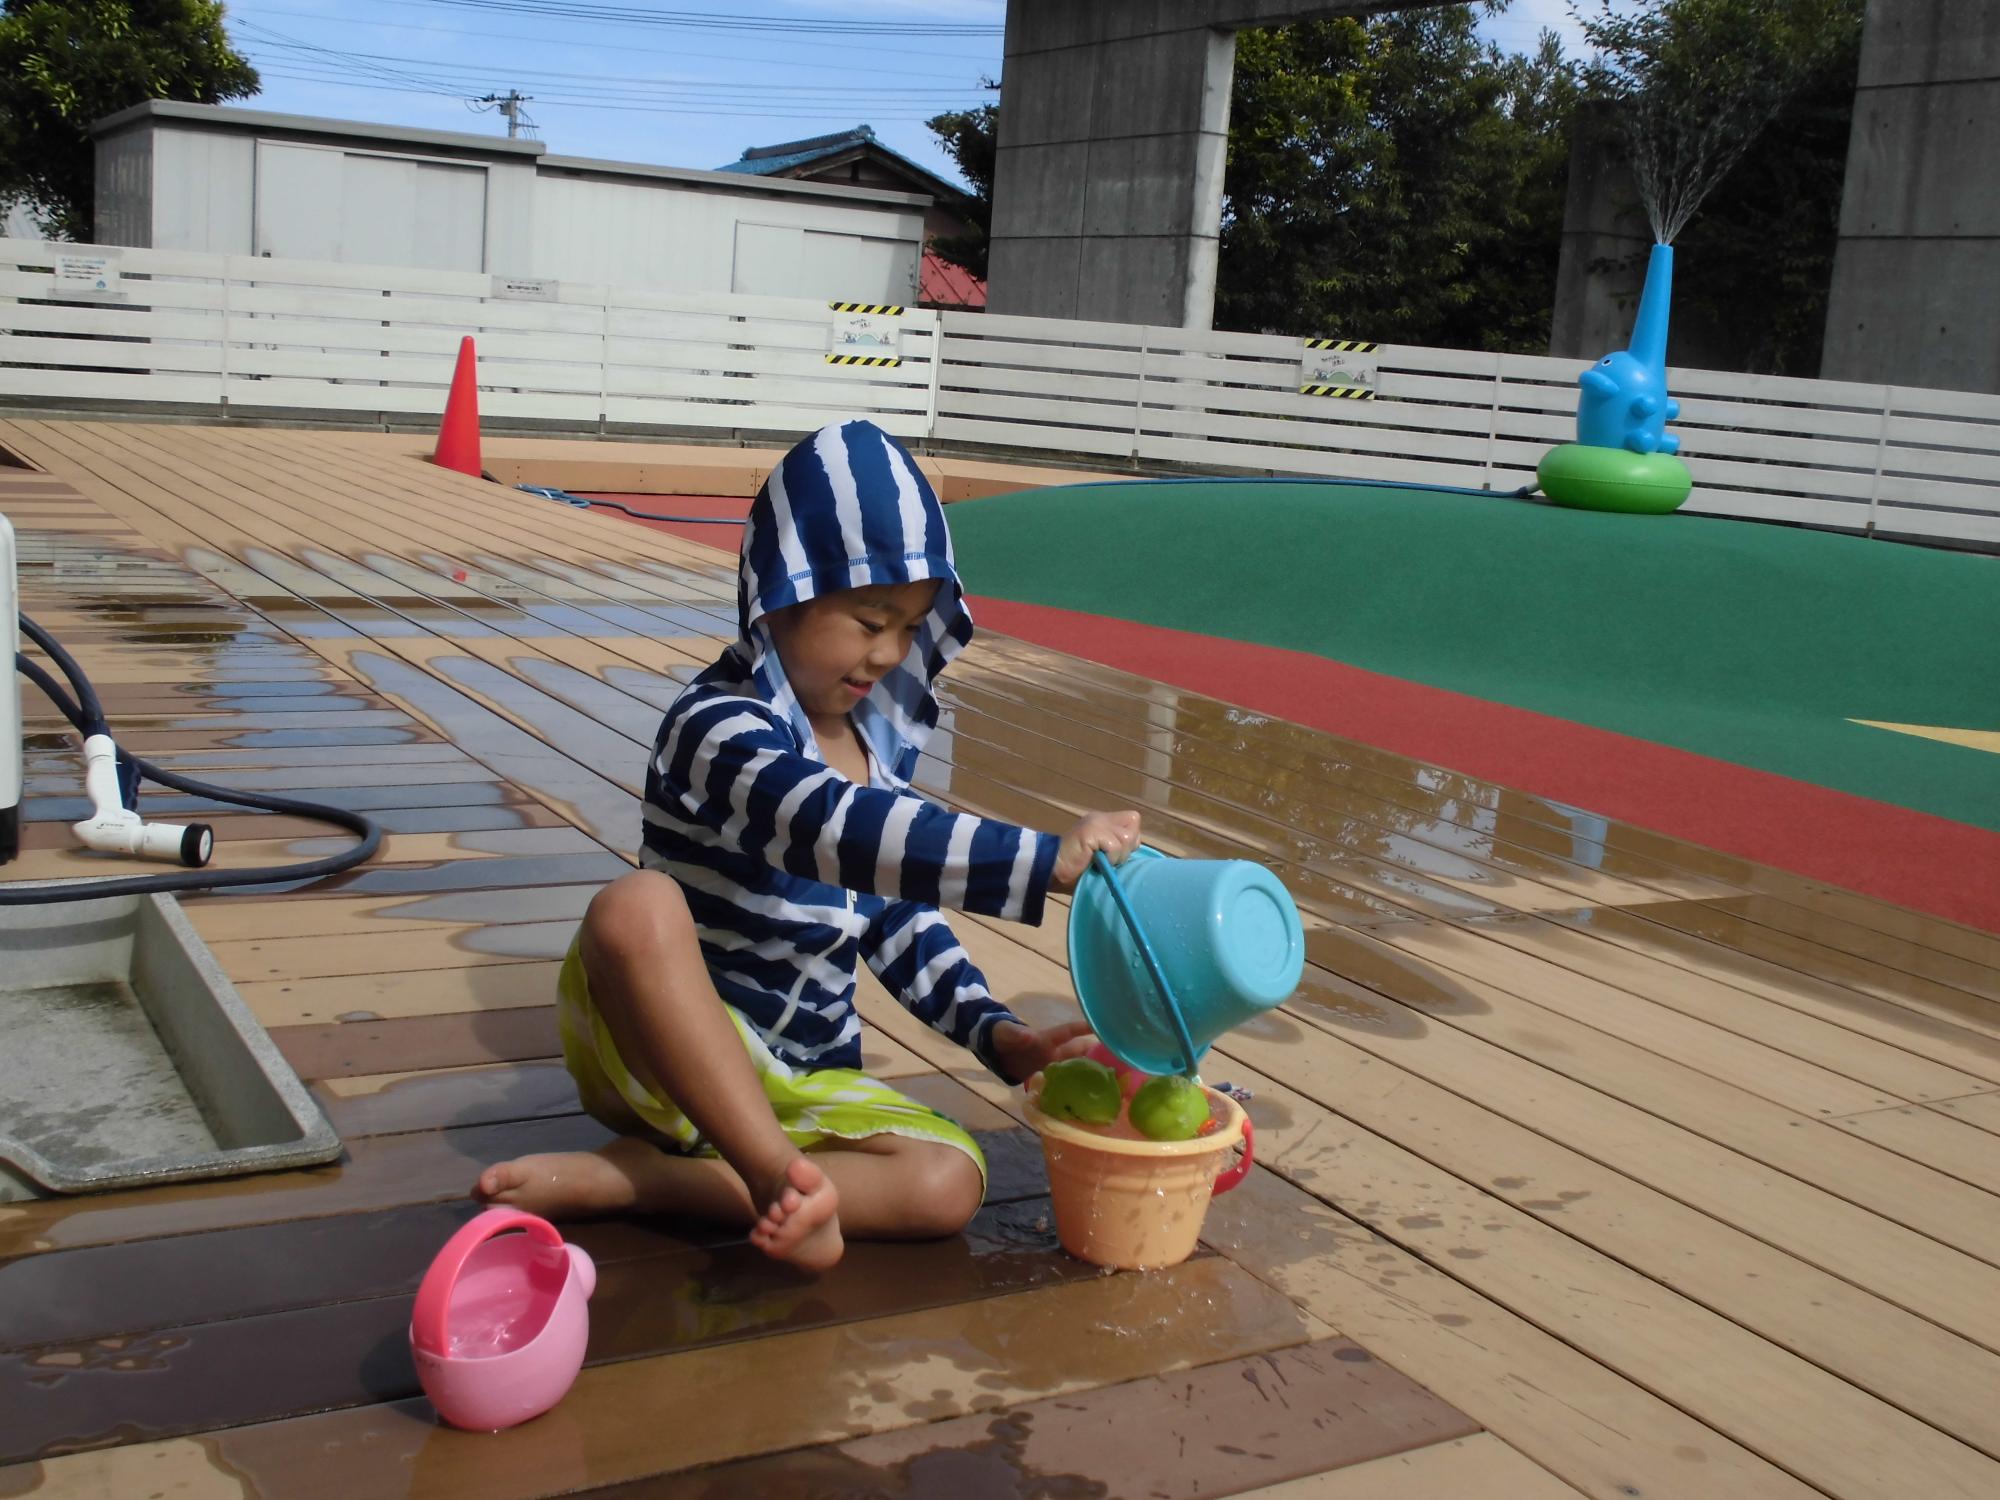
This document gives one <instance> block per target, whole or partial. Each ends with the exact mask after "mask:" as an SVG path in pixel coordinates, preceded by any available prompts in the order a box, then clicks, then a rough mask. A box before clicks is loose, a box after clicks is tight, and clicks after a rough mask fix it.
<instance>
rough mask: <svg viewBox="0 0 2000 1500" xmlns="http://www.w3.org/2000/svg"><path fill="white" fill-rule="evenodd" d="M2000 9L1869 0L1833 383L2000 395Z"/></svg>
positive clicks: (1933, 0)
mask: <svg viewBox="0 0 2000 1500" xmlns="http://www.w3.org/2000/svg"><path fill="white" fill-rule="evenodd" d="M1996 162H2000V5H1996V4H1995V3H1994V0H1869V3H1868V19H1867V26H1866V29H1865V31H1864V32H1863V33H1862V41H1861V72H1860V78H1859V82H1858V87H1857V89H1856V92H1855V96H1854V133H1853V135H1852V137H1851V139H1850V141H1849V145H1848V152H1847V182H1846V186H1845V188H1844V189H1843V192H1842V195H1841V204H1840V243H1839V247H1838V249H1837V250H1836V251H1835V254H1834V262H1833V285H1832V288H1831V291H1830V293H1829V296H1828V299H1827V320H1826V347H1825V352H1824V354H1823V356H1822V358H1821V363H1820V375H1821V376H1822V377H1823V378H1824V379H1828V380H1858V381H1871V382H1872V381H1887V382H1889V383H1892V384H1897V385H1919V386H1943V387H1948V388H1956V389H1961V390H1976V391H1995V392H2000V295H1996V288H2000V188H1997V187H1996V184H2000V168H1996V166H1995V163H1996Z"/></svg>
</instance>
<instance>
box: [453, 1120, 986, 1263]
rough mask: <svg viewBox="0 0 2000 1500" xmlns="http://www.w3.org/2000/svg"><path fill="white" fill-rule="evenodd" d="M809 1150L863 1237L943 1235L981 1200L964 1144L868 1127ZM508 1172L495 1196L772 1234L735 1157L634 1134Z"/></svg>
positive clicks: (518, 1164) (521, 1203) (756, 1235)
mask: <svg viewBox="0 0 2000 1500" xmlns="http://www.w3.org/2000/svg"><path fill="white" fill-rule="evenodd" d="M806 1160H807V1161H808V1162H809V1163H811V1164H815V1165H817V1166H818V1167H819V1168H820V1170H821V1171H822V1172H823V1173H824V1174H825V1176H826V1177H827V1179H828V1180H829V1181H830V1182H832V1184H833V1185H834V1188H835V1190H836V1191H837V1192H838V1193H839V1197H840V1225H841V1230H842V1233H843V1234H845V1235H850V1236H853V1237H855V1238H858V1239H880V1240H889V1239H935V1238H941V1237H943V1236H946V1235H952V1234H956V1233H958V1231H959V1230H961V1229H963V1228H964V1227H965V1225H966V1223H967V1221H968V1220H970V1219H971V1218H972V1216H973V1214H974V1213H976V1212H977V1211H978V1209H979V1204H980V1199H981V1187H982V1185H981V1182H980V1178H979V1168H978V1167H976V1166H974V1165H973V1163H972V1158H970V1157H969V1156H967V1155H966V1154H965V1153H964V1152H963V1151H960V1150H957V1149H956V1148H954V1147H951V1146H946V1145H941V1144H939V1143H937V1142H934V1141H915V1140H908V1139H905V1138H903V1137H900V1136H890V1135H881V1136H870V1137H869V1138H867V1139H866V1140H860V1141H854V1142H852V1143H844V1144H842V1145H839V1146H831V1147H828V1148H826V1149H825V1150H821V1151H815V1152H814V1153H813V1154H812V1155H811V1156H810V1157H808V1158H806ZM500 1173H505V1174H506V1176H505V1180H506V1182H507V1183H508V1185H507V1186H506V1187H505V1188H504V1189H502V1190H501V1191H499V1192H497V1193H495V1194H492V1195H490V1196H491V1197H492V1199H493V1201H495V1202H501V1203H507V1204H510V1205H512V1206H514V1207H517V1208H525V1209H527V1210H528V1211H529V1212H531V1213H557V1214H563V1213H568V1214H576V1213H619V1212H625V1211H628V1210H629V1211H636V1212H641V1213H679V1214H688V1215H691V1216H694V1217H696V1218H702V1219H708V1220H711V1221H713V1222H716V1223H720V1224H733V1225H738V1226H741V1227H744V1228H748V1229H750V1230H751V1231H752V1233H751V1242H752V1243H753V1244H758V1247H759V1248H760V1249H762V1248H764V1247H763V1245H762V1244H761V1243H760V1239H761V1238H764V1237H768V1235H767V1234H766V1230H767V1226H766V1225H765V1224H764V1222H763V1221H764V1220H766V1219H768V1218H771V1217H772V1216H773V1214H772V1213H770V1212H767V1211H766V1209H767V1206H766V1205H760V1204H758V1203H755V1202H754V1201H753V1200H752V1198H751V1196H750V1191H749V1189H748V1188H746V1187H745V1186H744V1185H743V1179H742V1177H740V1176H739V1175H738V1174H737V1172H736V1170H735V1169H734V1168H733V1167H731V1166H730V1165H729V1164H728V1163H727V1162H725V1161H719V1160H717V1159H715V1158H714V1157H691V1156H677V1155H674V1154H672V1153H669V1152H666V1151H662V1150H660V1149H659V1148H658V1147H656V1146H653V1145H650V1144H648V1143H647V1142H645V1141H641V1140H636V1139H633V1138H631V1137H625V1138H623V1139H620V1140H616V1141H613V1142H611V1144H609V1145H608V1146H605V1147H604V1148H603V1149H602V1150H600V1151H594V1152H566V1153H562V1154H558V1155H549V1156H524V1157H520V1158H518V1159H517V1160H515V1161H512V1162H508V1163H506V1164H504V1166H503V1167H495V1168H491V1169H489V1173H488V1175H489V1176H491V1175H494V1174H500ZM483 1181H484V1179H482V1183H483ZM794 1194H796V1189H794V1190H792V1193H784V1192H781V1193H780V1195H779V1202H778V1204H776V1205H771V1206H768V1207H770V1208H772V1209H773V1210H774V1211H776V1210H784V1209H785V1208H786V1202H785V1200H786V1199H787V1198H789V1197H791V1196H793V1195H794ZM783 1216H784V1215H782V1214H780V1215H779V1217H783ZM778 1227H781V1226H768V1228H769V1230H770V1231H771V1232H775V1229H776V1228H778Z"/></svg>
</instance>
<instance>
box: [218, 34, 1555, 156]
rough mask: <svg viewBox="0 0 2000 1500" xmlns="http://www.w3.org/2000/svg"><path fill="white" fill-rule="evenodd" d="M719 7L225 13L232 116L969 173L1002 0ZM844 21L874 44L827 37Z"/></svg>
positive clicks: (559, 145) (554, 144)
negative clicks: (933, 122)
mask: <svg viewBox="0 0 2000 1500" xmlns="http://www.w3.org/2000/svg"><path fill="white" fill-rule="evenodd" d="M697 3H698V4H699V3H700V0H697ZM706 3H707V6H708V8H707V9H693V8H690V9H682V8H680V7H679V6H662V5H648V4H643V3H641V0H228V9H227V15H228V26H229V31H230V34H231V36H232V37H233V38H234V39H235V41H236V44H237V46H238V48H239V49H240V50H241V51H243V52H244V53H245V54H246V55H247V56H248V57H249V58H250V59H251V61H252V62H254V63H255V64H256V65H257V67H258V70H259V71H260V72H261V73H262V75H263V79H264V91H263V93H262V94H261V95H259V96H258V97H257V98H255V99H246V100H238V101H235V102H237V103H238V104H241V105H246V106H249V107H252V108H260V109H269V110H277V111H280V112H283V113H287V114H304V115H327V116H332V117H334V118H337V119H345V120H369V121H376V122H380V123H384V124H394V125H404V126H414V127H418V128H422V129H429V130H461V131H471V132H473V133H475V134H487V133H491V134H494V135H504V134H506V125H505V122H504V121H503V120H502V119H501V118H500V117H499V115H498V114H496V113H495V112H493V111H492V110H491V108H490V107H486V108H481V107H479V106H476V105H474V104H471V103H469V102H468V100H469V99H474V98H477V97H478V96H481V95H485V94H489V93H493V94H505V93H506V92H507V91H508V90H509V89H518V90H519V91H520V92H521V93H523V94H526V95H528V96H530V102H529V103H528V104H527V105H526V106H525V109H526V113H527V117H528V118H529V119H530V120H531V121H533V125H534V128H533V129H532V131H530V132H529V133H531V134H533V135H536V136H538V137H539V138H540V139H542V140H544V141H546V142H547V143H548V148H549V150H550V151H551V152H552V153H555V154H557V155H561V156H594V157H604V158H609V159H612V160H618V161H638V162H649V163H654V164H658V165H662V166H675V167H716V166H720V165H722V164H723V163H724V162H727V161H732V160H734V159H735V158H736V157H737V156H739V155H741V154H742V151H743V149H744V148H745V147H746V146H761V145H769V144H772V143H774V142H778V141H786V140H795V139H798V138H800V137H803V136H810V135H819V134H824V133H826V132H828V131H833V130H841V129H845V128H847V127H849V126H852V125H857V124H861V123H863V122H866V123H867V124H870V125H872V126H874V128H875V133H876V135H877V137H878V138H879V139H881V140H882V141H883V142H884V143H885V144H887V145H889V146H892V147H894V148H895V149H896V150H898V151H901V152H903V153H904V154H905V155H907V156H910V157H913V158H915V159H916V160H917V161H919V162H922V163H923V164H924V165H926V166H928V167H930V168H931V169H932V170H933V171H936V172H939V173H940V174H942V175H944V176H946V177H950V178H955V177H956V175H957V174H956V172H955V170H954V169H953V167H952V165H951V163H950V161H949V159H948V158H946V157H945V156H944V155H943V153H942V152H940V151H939V150H938V147H937V143H936V141H935V140H934V139H933V138H932V136H931V133H930V132H929V130H927V129H926V128H925V126H924V123H923V122H924V120H926V119H927V118H929V117H930V116H932V115H935V114H937V113H939V112H941V111H943V110H948V109H961V108H967V107H970V106H971V105H974V104H977V103H979V102H981V101H982V100H983V99H986V98H988V97H990V96H989V95H988V94H986V93H985V92H983V91H982V90H981V89H980V87H979V83H980V80H981V78H982V77H997V76H998V74H999V72H1000V28H1001V25H1002V23H1003V21H1004V20H1005V16H1006V4H1005V0H754V4H753V6H751V7H740V6H739V7H730V6H728V5H726V4H719V3H717V0H706ZM619 12H623V13H624V14H625V15H626V16H630V17H635V18H644V19H637V20H627V19H620V18H619V16H618V13H619ZM586 16H591V17H598V16H602V17H605V18H604V19H595V18H593V19H586V18H585V17H586ZM771 20H776V21H782V22H790V23H792V24H793V25H794V26H796V27H797V28H799V29H773V28H772V27H771V26H770V25H768V24H767V23H768V22H769V21H771ZM670 23H671V24H670ZM843 24H848V25H856V26H860V27H865V28H872V30H867V31H838V30H829V29H828V28H829V27H833V26H838V25H843ZM1544 25H1548V26H1552V27H1554V28H1555V29H1556V30H1557V31H1558V32H1561V33H1562V34H1563V35H1564V36H1565V39H1566V40H1565V46H1566V48H1567V49H1568V50H1571V51H1574V50H1575V43H1574V40H1573V38H1574V35H1575V27H1574V24H1573V23H1572V22H1571V20H1570V18H1569V15H1568V12H1567V10H1566V8H1565V5H1564V0H1514V3H1513V5H1512V7H1511V8H1510V9H1509V11H1508V12H1507V13H1506V14H1504V15H1501V16H1498V17H1494V16H1488V17H1486V18H1485V19H1484V20H1483V21H1482V24H1481V30H1482V31H1483V32H1484V33H1485V34H1486V35H1488V36H1489V37H1491V38H1492V39H1493V40H1494V41H1496V42H1498V43H1499V44H1500V45H1502V46H1504V47H1508V48H1510V49H1517V50H1519V49H1526V48H1529V47H1532V46H1533V45H1534V42H1535V38H1536V35H1537V34H1538V32H1539V31H1540V29H1541V27H1542V26H1544Z"/></svg>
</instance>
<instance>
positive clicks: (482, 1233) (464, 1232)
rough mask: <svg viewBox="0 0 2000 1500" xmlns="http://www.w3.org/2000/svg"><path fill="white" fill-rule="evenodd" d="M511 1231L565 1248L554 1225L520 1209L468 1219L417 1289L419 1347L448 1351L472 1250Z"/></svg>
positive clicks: (414, 1327) (414, 1322) (413, 1322)
mask: <svg viewBox="0 0 2000 1500" xmlns="http://www.w3.org/2000/svg"><path fill="white" fill-rule="evenodd" d="M512 1229H525V1230H526V1231H527V1232H528V1235H529V1237H530V1238H531V1239H538V1240H540V1241H541V1242H542V1243H543V1244H545V1245H550V1246H553V1247H555V1248H557V1249H560V1248H561V1247H562V1243H563V1237H562V1234H561V1233H560V1232H559V1231H558V1230H557V1229H556V1227H555V1225H553V1224H551V1223H550V1222H549V1221H548V1220H547V1219H539V1218H536V1217H535V1215H533V1214H531V1213H525V1212H523V1211H522V1210H520V1209H518V1208H489V1209H487V1210H486V1212H485V1213H483V1214H480V1215H479V1216H478V1217H477V1218H474V1219H468V1220H466V1222H465V1223H463V1224H461V1225H459V1226H458V1232H457V1233H456V1234H454V1235H453V1236H452V1237H451V1238H450V1239H448V1240H446V1241H445V1242H444V1248H443V1249H442V1250H440V1251H438V1253H437V1259H436V1260H434V1261H432V1262H431V1268H430V1269H429V1270H428V1271H426V1272H424V1279H423V1281H422V1283H421V1284H420V1285H419V1286H418V1287H417V1301H416V1306H415V1307H413V1308H412V1309H411V1310H410V1337H411V1339H412V1340H414V1341H415V1343H416V1345H417V1347H418V1348H420V1349H423V1350H426V1351H428V1352H429V1353H432V1354H444V1353H446V1352H448V1351H449V1349H450V1347H451V1343H450V1335H449V1334H448V1333H447V1332H446V1330H445V1321H446V1314H447V1313H448V1312H449V1311H450V1308H451V1293H452V1288H453V1287H455V1286H456V1285H457V1284H458V1274H459V1272H461V1271H463V1270H464V1269H465V1263H466V1261H468V1260H469V1259H471V1258H472V1252H473V1251H475V1250H477V1249H478V1248H479V1247H480V1246H481V1245H483V1244H485V1243H486V1242H487V1241H488V1240H490V1239H492V1238H493V1237H494V1236H495V1235H498V1234H505V1233H507V1232H508V1231H509V1230H512Z"/></svg>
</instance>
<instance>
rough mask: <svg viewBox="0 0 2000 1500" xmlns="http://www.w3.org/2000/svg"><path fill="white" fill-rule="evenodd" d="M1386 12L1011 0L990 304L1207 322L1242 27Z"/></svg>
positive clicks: (1187, 1) (1123, 0)
mask: <svg viewBox="0 0 2000 1500" xmlns="http://www.w3.org/2000/svg"><path fill="white" fill-rule="evenodd" d="M1394 3H1396V0H1347V3H1344V4H1327V3H1325V0H1317V3H1314V0H1088V3H1086V0H1009V4H1008V6H1007V40H1006V58H1005V63H1004V66H1003V71H1002V76H1001V89H1000V139H999V143H998V144H999V149H998V155H997V159H996V161H995V164H994V182H993V231H992V248H991V251H990V254H989V258H988V269H987V307H988V308H989V310H991V311H993V312H996V313H1017V314H1023V315H1027V316H1031V317H1044V318H1086V319H1090V320H1092V321H1095V322H1109V323H1151V324H1155V325H1161V324H1164V325H1168V326H1175V325H1178V326H1181V327H1187V328H1207V327H1208V326H1209V324H1210V322H1211V320H1212V319H1213V316H1214V312H1215V267H1216V254H1217V248H1218V246H1219V244H1220V234H1221V219H1222V175H1223V168H1224V165H1225V163H1226V161H1227V158H1228V146H1229V91H1230V81H1231V77H1232V74H1233V72H1234V67H1235V57H1236V40H1235V34H1236V32H1237V31H1238V30H1239V29H1241V28H1243V27H1247V26H1275V25H1280V24H1282V23H1284V22H1286V21H1293V20H1307V19H1311V18H1314V17H1318V16H1328V15H1357V14H1362V13H1365V12H1369V11H1375V10H1383V9H1388V8H1391V6H1392V5H1393V4H1394ZM1414 3H1418V4H1430V3H1438V0H1414Z"/></svg>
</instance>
